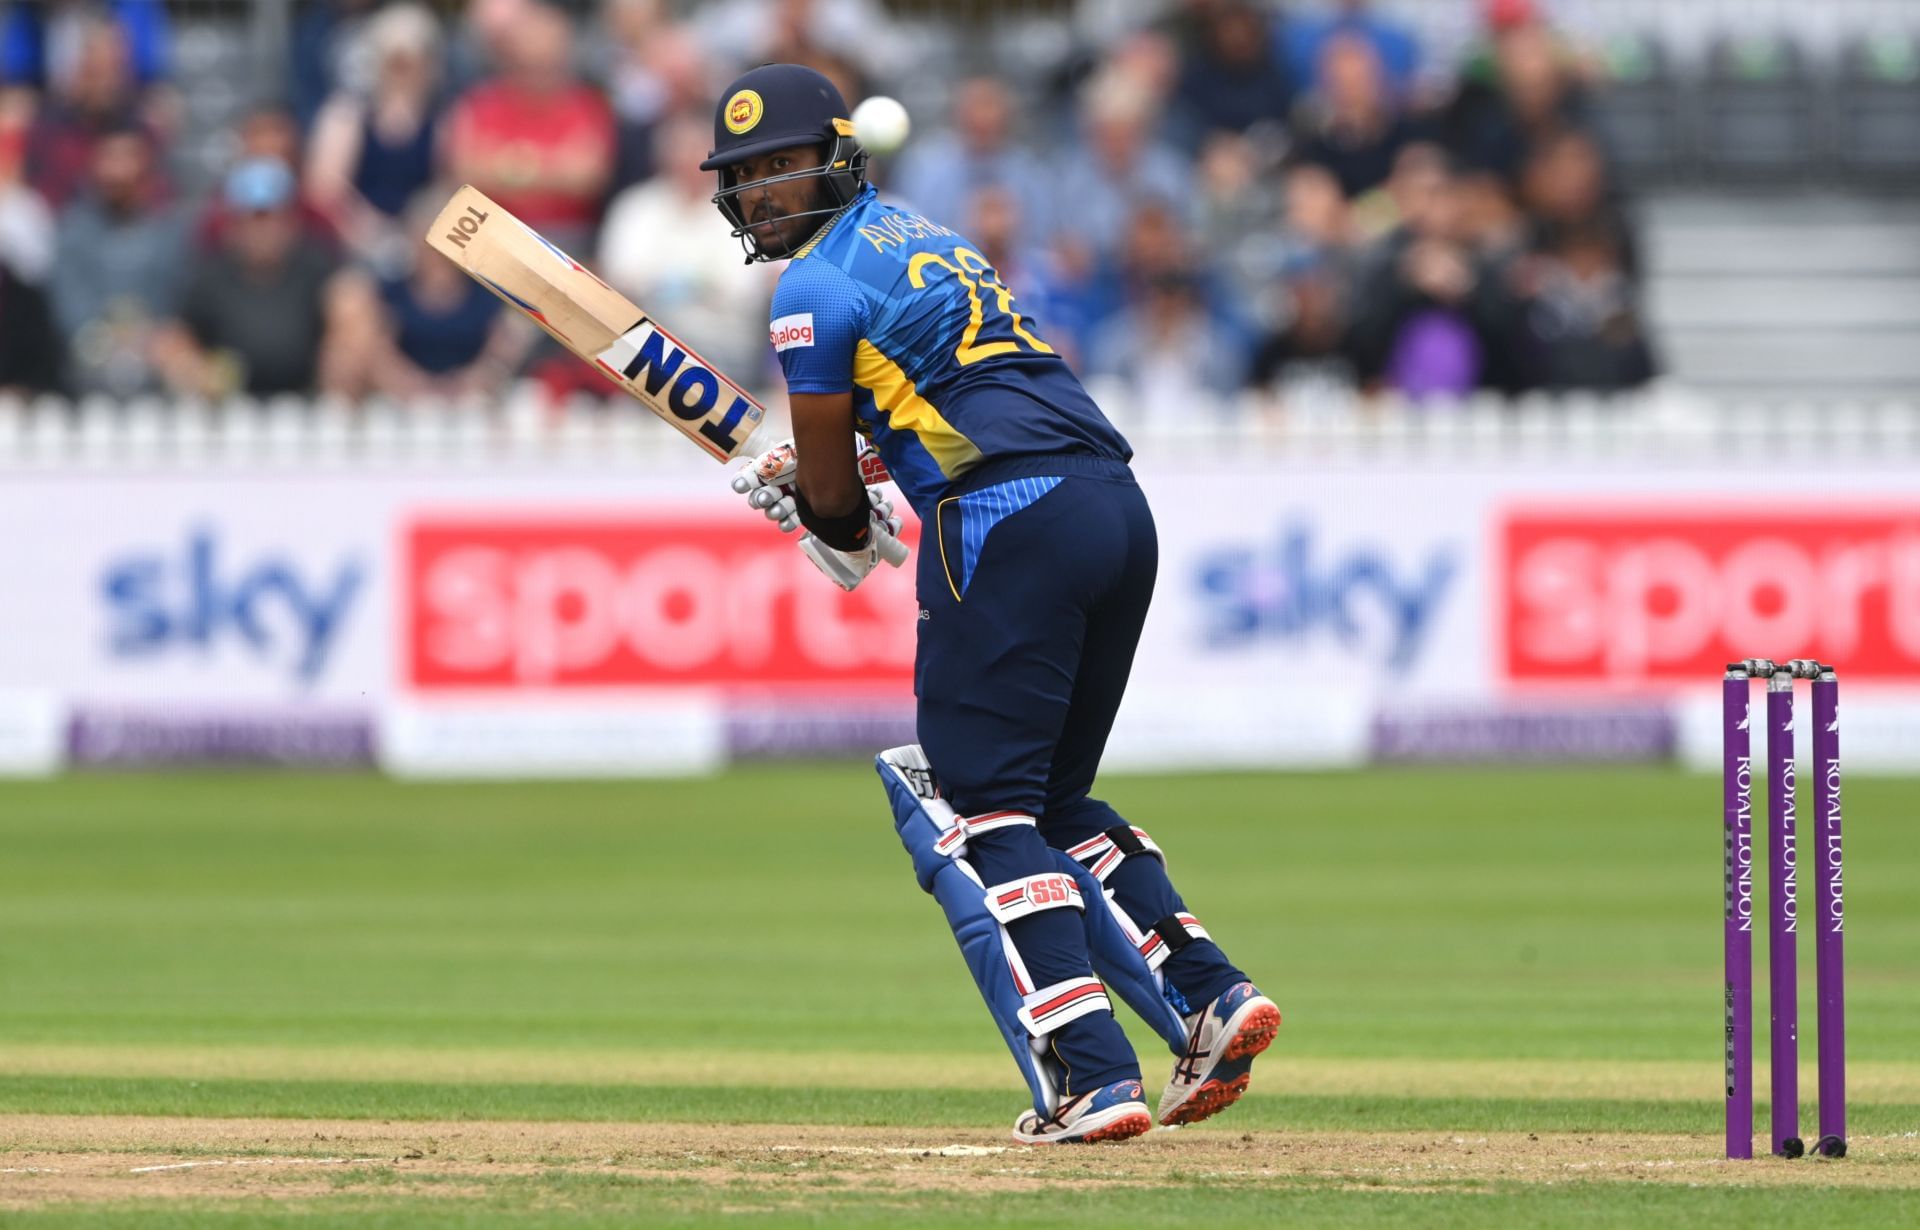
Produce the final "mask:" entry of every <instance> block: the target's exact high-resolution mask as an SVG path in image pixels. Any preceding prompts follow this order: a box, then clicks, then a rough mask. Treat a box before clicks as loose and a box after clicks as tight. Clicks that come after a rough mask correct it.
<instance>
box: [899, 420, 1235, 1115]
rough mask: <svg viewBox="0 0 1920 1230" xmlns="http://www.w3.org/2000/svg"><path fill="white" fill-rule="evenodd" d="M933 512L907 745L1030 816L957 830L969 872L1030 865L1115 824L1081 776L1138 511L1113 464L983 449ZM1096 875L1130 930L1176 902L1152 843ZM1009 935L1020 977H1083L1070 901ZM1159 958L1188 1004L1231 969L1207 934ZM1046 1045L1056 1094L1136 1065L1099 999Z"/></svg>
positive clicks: (1140, 559)
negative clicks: (1063, 1075) (1150, 852)
mask: <svg viewBox="0 0 1920 1230" xmlns="http://www.w3.org/2000/svg"><path fill="white" fill-rule="evenodd" d="M931 522H932V523H931V524H928V525H925V526H923V527H922V530H921V535H920V562H919V573H918V578H917V580H918V587H919V595H920V607H921V615H920V628H919V647H918V654H917V657H916V660H915V666H914V694H915V695H916V696H917V697H918V698H919V711H918V725H919V737H920V745H921V747H922V748H923V749H925V751H926V753H927V758H928V760H929V761H930V762H931V763H932V765H933V770H934V773H935V775H936V776H937V777H938V778H939V780H940V783H941V787H942V789H943V791H944V792H945V794H946V797H947V800H948V802H950V803H952V805H953V807H954V810H956V811H957V812H959V813H960V814H961V815H963V816H972V815H981V814H984V813H987V812H993V811H1018V812H1023V813H1025V814H1027V815H1030V816H1033V817H1035V819H1036V821H1037V827H1036V828H1027V827H1024V826H1018V827H1011V828H1003V829H995V830H992V831H989V832H986V833H982V834H979V835H977V836H975V837H973V838H971V839H969V841H968V859H969V860H970V861H971V862H972V863H973V864H974V867H975V870H977V871H978V872H979V873H980V875H981V877H982V879H983V880H984V881H985V882H986V883H988V884H998V883H1004V882H1006V881H1008V880H1012V879H1016V878H1019V877H1022V876H1027V875H1036V874H1040V873H1042V872H1044V871H1047V870H1049V869H1050V867H1051V855H1050V854H1049V853H1048V849H1047V847H1049V846H1052V847H1054V848H1055V849H1062V850H1064V849H1067V848H1068V847H1070V846H1073V845H1076V844H1078V843H1080V842H1082V841H1084V840H1086V839H1088V838H1089V837H1092V836H1095V835H1097V834H1098V833H1100V832H1103V831H1104V830H1106V829H1108V828H1111V827H1112V826H1114V825H1117V824H1123V823H1125V821H1123V820H1122V819H1121V818H1120V817H1119V815H1117V814H1116V813H1115V812H1114V810H1113V809H1112V808H1111V807H1109V806H1107V805H1106V804H1105V803H1103V802H1101V801H1099V800H1098V799H1094V798H1092V797H1090V795H1089V791H1091V790H1092V788H1093V780H1094V775H1095V773H1096V772H1097V771H1098V770H1099V767H1100V757H1101V754H1102V753H1103V752H1104V751H1105V749H1106V743H1107V736H1108V734H1109V733H1110V732H1111V730H1112V728H1113V719H1114V715H1115V714H1116V713H1117V712H1118V711H1119V708H1120V700H1121V697H1122V696H1123V695H1124V693H1125V692H1126V686H1127V676H1128V673H1129V672H1130V671H1131V669H1132V667H1133V655H1134V650H1135V648H1136V646H1137V645H1138V644H1139V641H1140V630H1141V627H1142V626H1143V625H1144V624H1145V622H1146V617H1147V607H1148V605H1149V603H1150V602H1151V601H1152V598H1153V582H1154V574H1155V572H1156V570H1157V568H1158V566H1159V540H1158V538H1157V536H1156V535H1155V532H1154V525H1153V513H1152V511H1151V510H1150V509H1149V508H1148V507H1147V500H1146V496H1145V495H1144V494H1143V493H1142V492H1141V490H1140V488H1139V486H1138V485H1137V484H1136V483H1135V482H1134V479H1133V473H1132V471H1131V470H1129V469H1128V468H1127V466H1126V464H1125V463H1124V462H1120V461H1116V460H1110V459H1106V458H1097V457H1085V456H1030V457H1012V458H1005V459H998V460H993V461H988V462H985V463H983V464H982V465H981V466H980V467H978V468H977V469H976V470H974V471H972V472H970V473H969V474H968V475H967V476H966V480H965V481H964V482H963V483H962V485H961V487H960V488H959V490H958V492H957V493H956V494H955V495H952V496H949V497H947V498H946V499H944V500H942V501H941V502H940V505H939V507H938V509H937V511H936V513H935V515H934V517H933V518H931ZM1107 888H1108V889H1109V890H1111V891H1112V892H1113V893H1114V897H1115V900H1116V901H1117V902H1118V903H1119V904H1120V906H1121V908H1122V909H1124V910H1126V911H1127V913H1128V915H1129V916H1130V917H1131V918H1132V919H1133V920H1134V922H1135V923H1136V924H1137V925H1140V926H1142V927H1145V926H1150V925H1151V924H1153V923H1154V922H1155V921H1157V920H1160V919H1164V918H1167V917H1169V916H1171V915H1173V914H1175V913H1179V912H1184V911H1185V910H1186V906H1185V904H1184V902H1182V901H1181V899H1180V896H1179V894H1178V893H1177V892H1175V891H1174V888H1173V885H1172V883H1171V882H1170V881H1169V880H1168V879H1167V876H1166V872H1165V870H1164V869H1163V868H1162V867H1161V865H1160V863H1159V862H1158V861H1157V860H1155V859H1152V858H1128V859H1126V860H1125V861H1124V862H1123V863H1122V864H1121V866H1120V867H1118V868H1117V869H1115V871H1114V872H1113V873H1112V875H1111V876H1110V877H1109V878H1108V881H1107ZM1008 932H1009V934H1010V935H1011V936H1012V937H1013V941H1014V946H1015V947H1016V948H1017V949H1018V950H1019V952H1020V956H1021V960H1022V961H1023V962H1025V964H1026V965H1027V968H1028V971H1029V972H1030V974H1031V975H1032V978H1033V981H1034V984H1035V986H1036V987H1040V986H1048V985H1051V984H1053V983H1055V982H1059V981H1064V980H1065V979H1068V978H1073V977H1082V978H1084V977H1087V976H1089V975H1090V974H1091V965H1090V962H1089V959H1088V956H1087V949H1086V939H1085V933H1084V931H1083V929H1082V924H1081V921H1080V919H1079V917H1078V915H1077V914H1075V913H1074V912H1073V911H1070V910H1044V911H1041V912H1038V913H1035V914H1031V915H1029V916H1027V917H1026V918H1023V919H1019V920H1017V921H1015V922H1013V923H1012V924H1010V925H1009V926H1008ZM1163 971H1164V972H1165V974H1166V976H1167V980H1168V981H1169V982H1170V983H1171V984H1172V985H1173V987H1174V988H1175V990H1176V992H1177V993H1178V994H1180V995H1181V996H1182V997H1184V998H1185V999H1186V1000H1187V1002H1188V1003H1189V1004H1190V1005H1191V1006H1192V1008H1194V1009H1195V1010H1197V1009H1199V1008H1200V1007H1202V1006H1204V1005H1205V1004H1207V1003H1208V1002H1210V1001H1211V1000H1212V999H1213V998H1214V997H1215V996H1217V995H1219V994H1220V993H1221V992H1223V991H1225V990H1226V989H1227V988H1228V987H1230V986H1232V985H1233V984H1234V983H1236V982H1239V981H1241V980H1242V979H1244V977H1245V975H1244V974H1242V973H1241V972H1240V971H1239V970H1238V969H1236V968H1235V967H1234V966H1233V965H1232V964H1231V963H1230V962H1229V961H1228V960H1227V959H1226V957H1225V955H1224V954H1222V953H1221V951H1220V949H1219V948H1218V947H1217V946H1216V945H1215V944H1213V943H1212V942H1211V941H1208V940H1199V941H1196V942H1193V943H1191V944H1188V945H1187V946H1186V947H1184V948H1182V949H1181V950H1180V951H1179V952H1177V953H1174V954H1173V955H1172V956H1171V957H1169V959H1168V961H1167V964H1166V965H1165V966H1164V967H1163ZM1052 1043H1053V1048H1054V1052H1055V1054H1056V1056H1057V1057H1058V1058H1059V1059H1060V1060H1061V1062H1062V1063H1063V1065H1064V1066H1065V1067H1066V1069H1067V1072H1068V1074H1069V1087H1068V1093H1069V1094H1078V1093H1083V1092H1086V1091H1087V1090H1089V1089H1093V1088H1097V1087H1099V1086H1100V1085H1104V1084H1107V1083H1110V1082H1112V1081H1116V1080H1123V1079H1127V1078H1129V1077H1135V1078H1137V1077H1138V1076H1139V1074H1140V1073H1139V1066H1138V1063H1137V1061H1136V1060H1135V1059H1134V1056H1133V1053H1132V1049H1131V1048H1130V1047H1129V1046H1128V1044H1127V1041H1126V1037H1125V1035H1124V1034H1122V1033H1121V1031H1120V1027H1119V1025H1118V1023H1117V1022H1115V1021H1114V1019H1113V1017H1112V1016H1111V1015H1109V1014H1095V1015H1093V1016H1087V1017H1082V1018H1081V1019H1079V1020H1077V1021H1073V1022H1071V1023H1069V1024H1067V1025H1066V1026H1064V1027H1062V1028H1061V1029H1060V1030H1059V1031H1057V1032H1056V1033H1055V1034H1054V1035H1053V1037H1052Z"/></svg>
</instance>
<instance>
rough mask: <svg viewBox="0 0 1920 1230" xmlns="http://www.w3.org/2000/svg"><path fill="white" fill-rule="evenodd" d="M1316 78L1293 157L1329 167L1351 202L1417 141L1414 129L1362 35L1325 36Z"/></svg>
mask: <svg viewBox="0 0 1920 1230" xmlns="http://www.w3.org/2000/svg"><path fill="white" fill-rule="evenodd" d="M1320 76H1321V80H1322V81H1323V82H1324V86H1323V88H1322V89H1321V90H1320V92H1319V93H1318V94H1316V95H1315V98H1314V102H1315V107H1314V108H1313V113H1312V116H1311V118H1310V120H1309V123H1308V127H1307V130H1306V132H1305V133H1304V134H1303V135H1302V137H1301V140H1300V144H1299V148H1298V155H1299V158H1300V160H1301V161H1303V162H1311V163H1316V164H1318V165H1320V166H1323V167H1326V168H1327V169H1328V170H1329V171H1332V172H1333V174H1334V177H1335V178H1336V179H1338V180H1339V181H1340V188H1341V191H1343V192H1344V193H1346V195H1347V199H1349V200H1352V199H1354V198H1356V197H1359V196H1362V195H1364V194H1366V193H1368V192H1371V191H1373V190H1374V189H1375V188H1378V187H1379V186H1380V185H1381V184H1384V183H1385V182H1386V180H1387V176H1388V175H1389V174H1390V173H1391V172H1392V169H1393V165H1394V159H1395V158H1397V157H1398V156H1399V154H1400V151H1401V150H1403V149H1405V148H1406V147H1407V146H1408V145H1410V144H1412V143H1413V142H1415V141H1417V140H1419V139H1420V135H1421V134H1420V130H1419V127H1418V125H1416V124H1415V123H1414V122H1413V121H1412V120H1410V119H1408V118H1407V116H1406V115H1405V114H1404V112H1403V111H1402V110H1401V108H1400V104H1399V103H1398V101H1397V100H1396V99H1395V98H1394V96H1393V93H1392V91H1391V90H1390V89H1389V88H1388V84H1387V79H1386V75H1385V74H1384V73H1383V72H1382V71H1381V67H1380V57H1379V55H1378V53H1376V52H1375V51H1374V49H1373V45H1372V44H1370V43H1368V42H1367V41H1366V40H1365V39H1362V38H1360V37H1359V36H1357V35H1353V34H1338V35H1335V36H1334V37H1332V38H1331V39H1329V40H1327V44H1326V49H1325V50H1324V51H1323V52H1322V53H1321V57H1320Z"/></svg>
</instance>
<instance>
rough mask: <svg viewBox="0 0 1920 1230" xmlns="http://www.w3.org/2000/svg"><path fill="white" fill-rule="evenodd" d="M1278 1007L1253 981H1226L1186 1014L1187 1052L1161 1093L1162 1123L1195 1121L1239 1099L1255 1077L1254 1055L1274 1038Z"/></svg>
mask: <svg viewBox="0 0 1920 1230" xmlns="http://www.w3.org/2000/svg"><path fill="white" fill-rule="evenodd" d="M1279 1030H1280V1009H1278V1008H1276V1007H1275V1006H1274V1003H1273V1001H1272V1000H1270V999H1268V998H1267V997H1266V996H1264V995H1262V994H1260V990H1259V988H1258V987H1256V986H1254V985H1253V984H1252V983H1251V982H1239V983H1235V984H1234V985H1233V986H1231V987H1228V988H1227V990H1226V991H1225V993H1223V994H1222V995H1221V996H1220V998H1219V999H1216V1000H1214V1001H1213V1002H1212V1003H1211V1004H1209V1005H1207V1007H1206V1008H1205V1009H1203V1010H1202V1011H1199V1012H1196V1013H1194V1014H1193V1015H1192V1016H1190V1017H1188V1018H1187V1052H1186V1054H1184V1055H1182V1056H1181V1057H1180V1061H1179V1062H1178V1063H1176V1064H1174V1065H1173V1078H1172V1079H1171V1080H1169V1081H1168V1082H1167V1089H1166V1092H1165V1093H1162V1094H1161V1095H1160V1113H1159V1114H1158V1115H1157V1116H1156V1117H1157V1118H1158V1119H1159V1120H1160V1122H1161V1123H1164V1124H1169V1125H1171V1124H1176V1123H1198V1122H1200V1121H1201V1120H1202V1119H1205V1118H1207V1117H1209V1116H1211V1115H1217V1114H1219V1113H1220V1112H1221V1111H1223V1110H1225V1109H1226V1108H1227V1107H1229V1106H1232V1105H1233V1104H1234V1103H1235V1102H1238V1101H1239V1100H1240V1095H1241V1094H1243V1093H1245V1092H1246V1091H1247V1082H1248V1081H1250V1080H1252V1079H1253V1058H1254V1056H1256V1055H1258V1054H1259V1053H1260V1052H1261V1051H1264V1050H1266V1049H1267V1047H1268V1046H1270V1045H1272V1043H1273V1035H1274V1034H1276V1033H1278V1032H1279Z"/></svg>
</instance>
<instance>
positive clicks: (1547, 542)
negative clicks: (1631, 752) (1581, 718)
mask: <svg viewBox="0 0 1920 1230" xmlns="http://www.w3.org/2000/svg"><path fill="white" fill-rule="evenodd" d="M1499 571H1500V582H1499V589H1500V592H1499V596H1498V598H1497V599H1496V600H1497V602H1498V603H1499V612H1498V624H1499V627H1500V628H1501V631H1502V634H1503V635H1504V637H1505V641H1506V644H1505V649H1504V654H1503V668H1504V671H1505V673H1506V675H1507V677H1508V678H1510V679H1513V680H1516V681H1521V682H1594V683H1623V684H1645V683H1654V684H1665V683H1678V682H1681V681H1686V682H1688V683H1699V682H1701V681H1702V680H1705V679H1712V678H1717V677H1718V674H1719V671H1720V669H1721V668H1722V667H1723V666H1724V665H1725V664H1726V663H1728V662H1731V661H1735V660H1737V659H1739V658H1746V657H1771V658H1779V659H1785V658H1796V657H1799V658H1815V657H1817V658H1819V659H1820V660H1822V661H1828V662H1834V663H1837V664H1839V665H1840V667H1841V669H1842V670H1843V671H1845V672H1846V674H1847V677H1848V678H1850V679H1858V678H1862V677H1865V678H1882V679H1902V680H1912V679H1915V678H1920V505H1915V506H1913V507H1900V508H1890V509H1886V510H1884V511H1852V512H1845V513H1836V512H1832V511H1829V510H1813V509H1809V510H1806V511H1804V512H1799V513H1795V512H1791V511H1779V510H1766V511H1761V512H1754V513H1747V512H1723V511H1718V510H1711V509H1709V510H1704V511H1690V510H1686V509H1668V510H1658V511H1650V512H1647V513H1644V514H1641V513H1610V512H1607V511H1604V510H1553V511H1544V510H1543V511H1530V510H1516V511H1512V512H1509V513H1507V514H1506V515H1505V516H1504V517H1503V520H1502V525H1501V530H1500V561H1499Z"/></svg>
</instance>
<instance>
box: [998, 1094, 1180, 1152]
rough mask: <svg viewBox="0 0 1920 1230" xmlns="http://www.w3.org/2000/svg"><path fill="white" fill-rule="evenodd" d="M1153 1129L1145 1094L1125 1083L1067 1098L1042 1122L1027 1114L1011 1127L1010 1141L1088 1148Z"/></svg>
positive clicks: (1039, 1117)
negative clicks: (1087, 1146) (1088, 1146)
mask: <svg viewBox="0 0 1920 1230" xmlns="http://www.w3.org/2000/svg"><path fill="white" fill-rule="evenodd" d="M1152 1127H1153V1115H1152V1114H1151V1113H1150V1112H1149V1111H1148V1110H1147V1101H1146V1091H1145V1090H1144V1089H1142V1088H1141V1086H1140V1082H1139V1081H1133V1080H1127V1081H1115V1082H1113V1084H1111V1085H1102V1086H1101V1087H1100V1088H1098V1089H1096V1090H1094V1091H1093V1092H1092V1093H1083V1094H1081V1095H1080V1096H1079V1097H1077V1098H1069V1099H1067V1100H1066V1101H1065V1102H1062V1103H1061V1104H1060V1109H1059V1110H1057V1111H1055V1112H1053V1114H1052V1115H1050V1116H1047V1117H1045V1118H1042V1117H1041V1115H1040V1112H1038V1111H1032V1110H1030V1111H1028V1112H1027V1113H1026V1114H1024V1115H1021V1116H1020V1118H1019V1120H1018V1121H1017V1122H1016V1123H1014V1125H1013V1138H1014V1139H1015V1140H1017V1141H1019V1142H1020V1143H1021V1144H1023V1145H1068V1144H1072V1145H1091V1144H1098V1143H1100V1142H1102V1141H1109V1140H1129V1139H1131V1138H1133V1137H1135V1136H1138V1135H1140V1133H1142V1132H1145V1131H1149V1130H1151V1129H1152Z"/></svg>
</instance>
